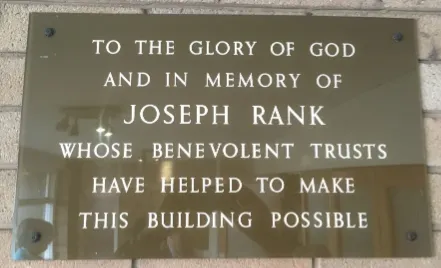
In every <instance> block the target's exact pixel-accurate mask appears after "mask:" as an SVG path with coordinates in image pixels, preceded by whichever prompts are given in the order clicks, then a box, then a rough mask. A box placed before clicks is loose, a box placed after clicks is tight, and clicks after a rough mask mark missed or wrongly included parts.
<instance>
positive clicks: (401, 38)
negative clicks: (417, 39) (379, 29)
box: [392, 33, 404, 42]
mask: <svg viewBox="0 0 441 268" xmlns="http://www.w3.org/2000/svg"><path fill="white" fill-rule="evenodd" d="M403 37H404V36H403V34H402V33H395V34H394V35H393V36H392V38H393V39H394V40H395V41H396V42H400V41H401V40H403Z"/></svg>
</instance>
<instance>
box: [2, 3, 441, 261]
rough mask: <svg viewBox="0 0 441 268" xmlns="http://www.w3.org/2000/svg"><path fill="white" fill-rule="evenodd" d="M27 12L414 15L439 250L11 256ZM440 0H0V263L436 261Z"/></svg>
mask: <svg viewBox="0 0 441 268" xmlns="http://www.w3.org/2000/svg"><path fill="white" fill-rule="evenodd" d="M29 12H78V13H79V12H87V13H139V14H146V15H148V14H167V13H182V14H195V13H209V14H290V15H307V14H308V15H311V14H312V15H336V16H337V15H338V16H342V15H343V16H372V17H405V18H417V19H418V25H419V35H418V36H419V42H420V44H419V46H420V51H419V58H420V70H421V76H422V92H423V111H422V112H423V114H424V116H425V130H426V136H427V139H426V142H427V145H426V146H427V150H428V159H427V165H428V171H429V173H430V187H431V196H432V202H431V206H432V214H433V225H434V233H433V236H434V240H435V250H436V253H437V254H436V255H437V256H436V257H433V258H425V259H280V260H278V259H271V260H268V259H266V260H260V259H246V260H235V259H232V260H182V261H177V260H132V261H130V260H122V261H66V262H63V261H51V262H32V263H29V262H13V261H11V258H10V253H9V252H10V244H11V219H12V213H13V202H14V198H15V193H14V191H15V181H16V168H17V153H18V148H17V147H18V134H19V120H20V105H21V94H22V87H23V73H24V56H25V50H26V38H27V24H28V15H29ZM440 87H441V1H440V0H204V1H197V0H188V1H185V0H159V1H146V0H41V1H24V0H16V1H12V0H6V1H5V0H2V1H0V267H5V268H7V267H47V268H51V267H54V268H55V267H63V268H68V267H78V268H79V267H81V268H87V267H90V268H92V267H109V268H117V267H118V268H131V267H139V268H142V267H152V268H153V267H158V268H166V267H200V268H202V267H204V268H205V267H212V268H217V267H259V268H270V267H280V268H285V267H286V268H288V267H296V268H313V267H314V268H361V267H389V268H411V267H412V268H417V267H418V268H429V267H430V268H439V267H441V88H440Z"/></svg>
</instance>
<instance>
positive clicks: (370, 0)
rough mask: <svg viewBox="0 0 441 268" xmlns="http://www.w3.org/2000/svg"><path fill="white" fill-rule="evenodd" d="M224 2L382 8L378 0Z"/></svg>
mask: <svg viewBox="0 0 441 268" xmlns="http://www.w3.org/2000/svg"><path fill="white" fill-rule="evenodd" d="M220 3H222V4H239V5H241V4H242V5H244V4H254V5H264V6H274V7H279V6H283V7H320V8H326V7H333V8H336V7H340V8H380V7H382V6H383V4H382V3H381V1H377V0H351V1H348V0H221V1H220Z"/></svg>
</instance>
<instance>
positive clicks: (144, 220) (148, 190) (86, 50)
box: [12, 14, 432, 260]
mask: <svg viewBox="0 0 441 268" xmlns="http://www.w3.org/2000/svg"><path fill="white" fill-rule="evenodd" d="M416 51H417V44H416V41H415V22H414V21H413V20H404V19H379V18H339V17H295V16H208V15H199V16H193V15H191V16H182V15H167V16H165V15H163V16H157V15H147V16H146V15H100V14H95V15H92V14H32V15H31V18H30V27H29V37H28V47H27V56H26V73H25V86H24V93H23V111H22V116H21V120H22V122H21V131H20V153H19V171H18V183H17V195H16V196H17V200H16V207H15V219H14V240H13V245H12V248H13V249H12V251H13V252H12V254H13V257H14V258H15V259H17V260H21V259H39V258H40V259H111V258H118V259H119V258H248V257H252V258H273V257H274V258H275V257H288V258H292V257H424V256H431V243H432V241H431V221H430V211H429V209H428V191H427V185H426V184H427V174H426V167H425V163H426V161H425V149H424V147H425V146H424V133H423V127H422V107H421V96H420V84H419V74H418V64H417V56H416Z"/></svg>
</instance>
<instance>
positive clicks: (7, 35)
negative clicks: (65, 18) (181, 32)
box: [0, 4, 141, 51]
mask: <svg viewBox="0 0 441 268" xmlns="http://www.w3.org/2000/svg"><path fill="white" fill-rule="evenodd" d="M30 12H59V13H68V12H69V13H130V14H132V13H134V14H136V13H138V14H140V13H141V9H137V8H116V7H90V6H64V5H48V6H43V5H21V4H3V5H0V14H1V16H0V51H25V50H26V40H27V32H28V31H27V29H28V23H29V13H30Z"/></svg>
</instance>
